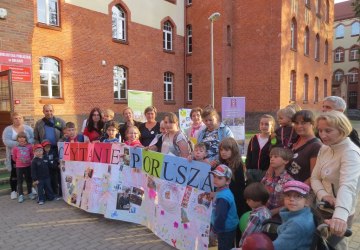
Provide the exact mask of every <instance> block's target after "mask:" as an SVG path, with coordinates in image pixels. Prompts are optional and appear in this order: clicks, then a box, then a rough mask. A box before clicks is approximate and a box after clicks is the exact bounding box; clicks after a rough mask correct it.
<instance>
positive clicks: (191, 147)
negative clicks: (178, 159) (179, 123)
mask: <svg viewBox="0 0 360 250" xmlns="http://www.w3.org/2000/svg"><path fill="white" fill-rule="evenodd" d="M180 134H183V133H182V132H181V131H180V130H179V131H178V132H176V134H175V135H174V138H173V145H174V147H175V149H176V150H177V151H178V152H180V148H179V146H178V145H177V143H176V141H177V137H178V136H179V135H180ZM183 135H184V137H185V139H186V142H187V144H188V149H189V152H190V153H192V152H193V151H194V144H193V142H192V141H190V140H189V138H188V137H187V136H186V135H185V134H183Z"/></svg>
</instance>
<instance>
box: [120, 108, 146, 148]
mask: <svg viewBox="0 0 360 250" xmlns="http://www.w3.org/2000/svg"><path fill="white" fill-rule="evenodd" d="M122 114H123V117H124V122H125V123H124V124H123V125H122V126H120V135H121V140H122V141H123V142H124V141H126V139H125V131H126V129H127V128H128V127H131V126H135V127H137V128H139V127H140V125H141V122H137V121H135V120H134V112H133V110H132V109H131V108H130V107H126V108H125V109H124V110H123V112H122Z"/></svg>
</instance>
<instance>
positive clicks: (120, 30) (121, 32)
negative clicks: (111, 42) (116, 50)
mask: <svg viewBox="0 0 360 250" xmlns="http://www.w3.org/2000/svg"><path fill="white" fill-rule="evenodd" d="M111 13H112V23H111V24H112V38H114V39H117V40H122V41H126V14H125V11H124V10H123V9H122V8H121V7H120V6H117V5H115V6H113V7H112V8H111Z"/></svg>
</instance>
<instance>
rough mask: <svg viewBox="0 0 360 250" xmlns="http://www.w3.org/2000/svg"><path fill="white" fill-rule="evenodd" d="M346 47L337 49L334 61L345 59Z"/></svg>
mask: <svg viewBox="0 0 360 250" xmlns="http://www.w3.org/2000/svg"><path fill="white" fill-rule="evenodd" d="M344 54H345V53H344V49H343V48H337V49H336V50H335V58H334V62H343V61H344Z"/></svg>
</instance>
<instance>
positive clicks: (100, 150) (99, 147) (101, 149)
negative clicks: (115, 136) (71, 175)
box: [92, 143, 112, 163]
mask: <svg viewBox="0 0 360 250" xmlns="http://www.w3.org/2000/svg"><path fill="white" fill-rule="evenodd" d="M111 146H112V144H111V143H95V145H94V150H93V154H92V162H101V163H110V158H111Z"/></svg>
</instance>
